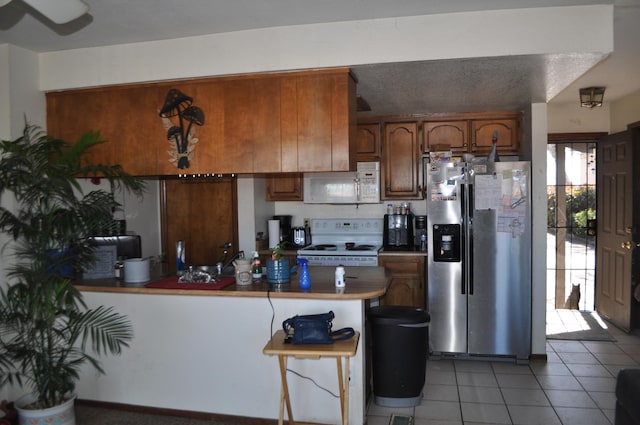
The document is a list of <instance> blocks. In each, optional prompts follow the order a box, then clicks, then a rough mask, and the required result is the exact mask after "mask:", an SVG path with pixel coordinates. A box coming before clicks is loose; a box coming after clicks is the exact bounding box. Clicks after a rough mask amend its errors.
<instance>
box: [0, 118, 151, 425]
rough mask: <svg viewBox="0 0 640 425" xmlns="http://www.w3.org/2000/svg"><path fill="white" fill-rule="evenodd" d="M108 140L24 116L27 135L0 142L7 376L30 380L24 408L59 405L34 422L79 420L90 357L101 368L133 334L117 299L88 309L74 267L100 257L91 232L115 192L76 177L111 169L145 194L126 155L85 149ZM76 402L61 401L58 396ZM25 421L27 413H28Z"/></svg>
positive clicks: (108, 223) (2, 361)
mask: <svg viewBox="0 0 640 425" xmlns="http://www.w3.org/2000/svg"><path fill="white" fill-rule="evenodd" d="M103 141H104V140H103V139H101V138H100V137H99V134H98V133H95V132H88V133H85V134H84V135H83V136H82V137H81V138H80V139H79V140H78V141H77V142H76V143H74V144H70V143H67V142H65V141H63V140H59V139H55V138H53V137H50V136H48V135H46V134H44V132H43V131H42V130H41V129H40V128H38V127H37V126H33V125H30V124H28V123H27V124H25V128H24V131H23V133H22V135H21V136H20V137H19V138H18V139H16V140H13V141H2V142H0V196H2V198H1V199H0V200H1V201H2V203H0V231H2V232H4V233H5V234H6V235H7V236H8V242H7V243H6V245H5V246H3V247H2V249H3V251H2V254H3V257H4V258H12V261H11V262H10V264H11V265H10V266H9V267H6V272H7V273H6V274H7V282H3V285H2V287H1V288H0V385H6V384H18V385H21V386H26V387H28V388H29V390H30V394H29V397H30V400H29V401H28V402H25V403H23V404H26V405H23V406H22V407H21V406H20V401H18V402H16V405H17V407H18V408H19V409H18V411H19V414H21V415H23V416H25V415H27V416H29V417H30V418H31V417H32V413H33V412H36V413H33V415H37V414H38V413H39V412H38V411H39V410H42V409H44V413H51V412H53V415H54V419H49V420H48V421H49V422H47V420H43V421H42V422H38V420H33V419H29V422H28V423H38V424H40V423H43V424H44V423H62V424H75V419H74V415H73V399H74V397H75V393H74V387H75V382H76V381H77V379H78V378H79V372H80V369H81V367H82V366H83V365H84V364H87V363H88V364H90V365H92V366H93V367H95V368H96V369H97V370H98V371H100V372H102V373H104V372H103V370H102V368H101V365H100V362H99V360H98V356H99V355H101V354H118V353H120V352H121V350H122V348H123V347H126V346H128V342H129V341H130V340H131V339H132V337H133V329H132V326H131V323H130V322H129V320H128V318H127V317H126V316H123V315H120V314H118V313H117V312H115V311H113V309H112V308H111V307H106V306H99V307H97V308H93V309H90V308H88V307H87V305H86V304H85V303H84V301H83V297H82V294H81V293H80V292H79V291H78V290H77V289H76V288H75V287H74V285H73V276H69V272H68V270H69V269H71V270H83V269H86V268H87V266H89V265H91V263H92V262H93V261H94V260H95V257H94V249H95V248H94V246H93V245H92V244H91V240H90V238H89V236H91V235H95V233H94V232H95V231H96V229H109V228H112V227H113V226H115V225H116V224H115V222H114V220H113V218H112V212H113V210H114V208H115V207H117V206H118V203H117V202H116V200H115V198H114V196H113V192H108V191H105V190H103V189H99V190H92V191H88V193H85V191H83V190H82V188H81V185H80V184H79V180H78V178H80V177H92V178H94V177H95V178H97V177H100V178H104V179H107V180H108V181H109V182H110V183H111V187H112V188H119V189H122V190H127V191H131V192H133V193H136V194H138V195H141V194H142V193H143V190H144V184H143V182H142V181H141V180H140V179H139V178H137V177H134V176H131V175H129V174H127V173H126V172H125V171H123V169H122V168H121V167H120V166H119V165H103V164H98V165H93V164H88V163H86V162H85V160H84V157H83V153H84V152H85V151H86V150H87V149H88V148H90V147H91V146H93V145H95V144H96V143H101V142H103ZM63 404H65V405H70V406H71V410H68V406H67V410H66V411H59V409H60V407H59V406H60V405H63ZM21 423H26V420H25V421H22V422H21Z"/></svg>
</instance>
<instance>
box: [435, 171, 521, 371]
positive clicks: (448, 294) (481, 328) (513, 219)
mask: <svg viewBox="0 0 640 425" xmlns="http://www.w3.org/2000/svg"><path fill="white" fill-rule="evenodd" d="M423 165H424V176H425V180H426V181H425V188H426V191H427V192H426V198H427V232H428V241H429V249H428V264H427V277H428V282H427V286H428V291H427V305H428V309H429V314H430V315H431V322H430V325H429V328H430V329H429V345H430V350H431V352H432V355H439V354H442V355H445V354H453V355H460V356H475V355H478V356H494V357H501V356H505V357H515V358H516V360H518V361H523V360H526V359H528V357H529V355H530V354H531V191H530V182H531V174H530V173H531V167H530V163H529V162H522V161H520V162H496V163H481V162H474V163H463V162H458V163H456V162H437V161H432V162H430V161H429V160H428V159H425V162H424V164H423Z"/></svg>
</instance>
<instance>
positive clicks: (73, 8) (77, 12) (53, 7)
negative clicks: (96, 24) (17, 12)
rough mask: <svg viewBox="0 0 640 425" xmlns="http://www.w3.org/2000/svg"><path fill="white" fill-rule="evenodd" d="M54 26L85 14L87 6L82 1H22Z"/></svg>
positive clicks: (87, 9)
mask: <svg viewBox="0 0 640 425" xmlns="http://www.w3.org/2000/svg"><path fill="white" fill-rule="evenodd" d="M22 1H23V2H25V3H26V4H28V5H29V6H31V7H32V8H34V9H35V10H37V11H38V12H40V13H42V14H43V15H44V16H46V17H47V18H49V19H51V20H52V21H53V22H55V23H56V24H66V23H67V22H70V21H73V20H74V19H77V18H79V17H81V16H82V15H84V14H85V13H87V12H88V11H89V6H87V4H86V3H85V2H83V1H82V0H58V1H51V0H22Z"/></svg>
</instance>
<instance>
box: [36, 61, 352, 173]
mask: <svg viewBox="0 0 640 425" xmlns="http://www.w3.org/2000/svg"><path fill="white" fill-rule="evenodd" d="M161 110H164V113H163V114H162V117H161V116H160V112H161ZM88 130H93V131H96V130H97V131H100V134H101V135H102V137H104V138H105V139H107V140H108V143H104V144H101V145H99V146H96V147H95V148H92V149H91V150H90V151H91V152H90V154H91V156H92V157H95V159H99V160H108V161H111V162H115V163H120V164H122V165H123V167H124V168H125V170H127V171H129V172H130V173H132V174H136V175H176V174H227V173H280V172H303V171H348V170H355V166H356V165H355V164H356V157H355V156H356V155H355V154H356V144H355V140H356V132H357V128H356V81H355V78H354V77H353V76H352V74H351V73H350V72H349V69H347V68H339V69H327V70H320V71H302V72H288V73H273V74H271V73H269V74H252V75H243V76H233V77H218V78H206V79H193V80H185V81H164V82H160V83H149V84H131V85H119V86H107V87H98V88H91V89H78V90H66V91H60V92H51V93H47V132H48V133H49V134H50V135H52V136H55V137H59V138H62V139H65V140H69V141H75V140H77V139H78V138H79V137H80V135H81V134H82V133H84V132H86V131H88ZM185 141H186V142H187V143H185ZM350 142H352V143H350ZM187 162H188V167H185V168H179V167H178V165H179V164H182V165H185V164H186V163H187Z"/></svg>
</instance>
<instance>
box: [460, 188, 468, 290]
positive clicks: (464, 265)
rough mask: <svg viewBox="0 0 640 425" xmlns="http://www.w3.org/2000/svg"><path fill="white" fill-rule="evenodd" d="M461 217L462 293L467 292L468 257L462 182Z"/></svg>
mask: <svg viewBox="0 0 640 425" xmlns="http://www.w3.org/2000/svg"><path fill="white" fill-rule="evenodd" d="M460 210H461V211H460V217H462V228H461V229H460V232H461V233H462V234H461V235H460V249H461V250H462V256H461V258H462V261H461V263H462V279H460V282H461V285H460V293H461V294H462V295H464V294H466V293H467V279H466V276H467V259H466V255H465V253H466V249H467V246H466V245H467V238H466V237H465V235H466V233H467V231H466V227H467V221H466V219H465V217H466V210H467V199H466V197H465V185H464V184H461V185H460Z"/></svg>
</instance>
